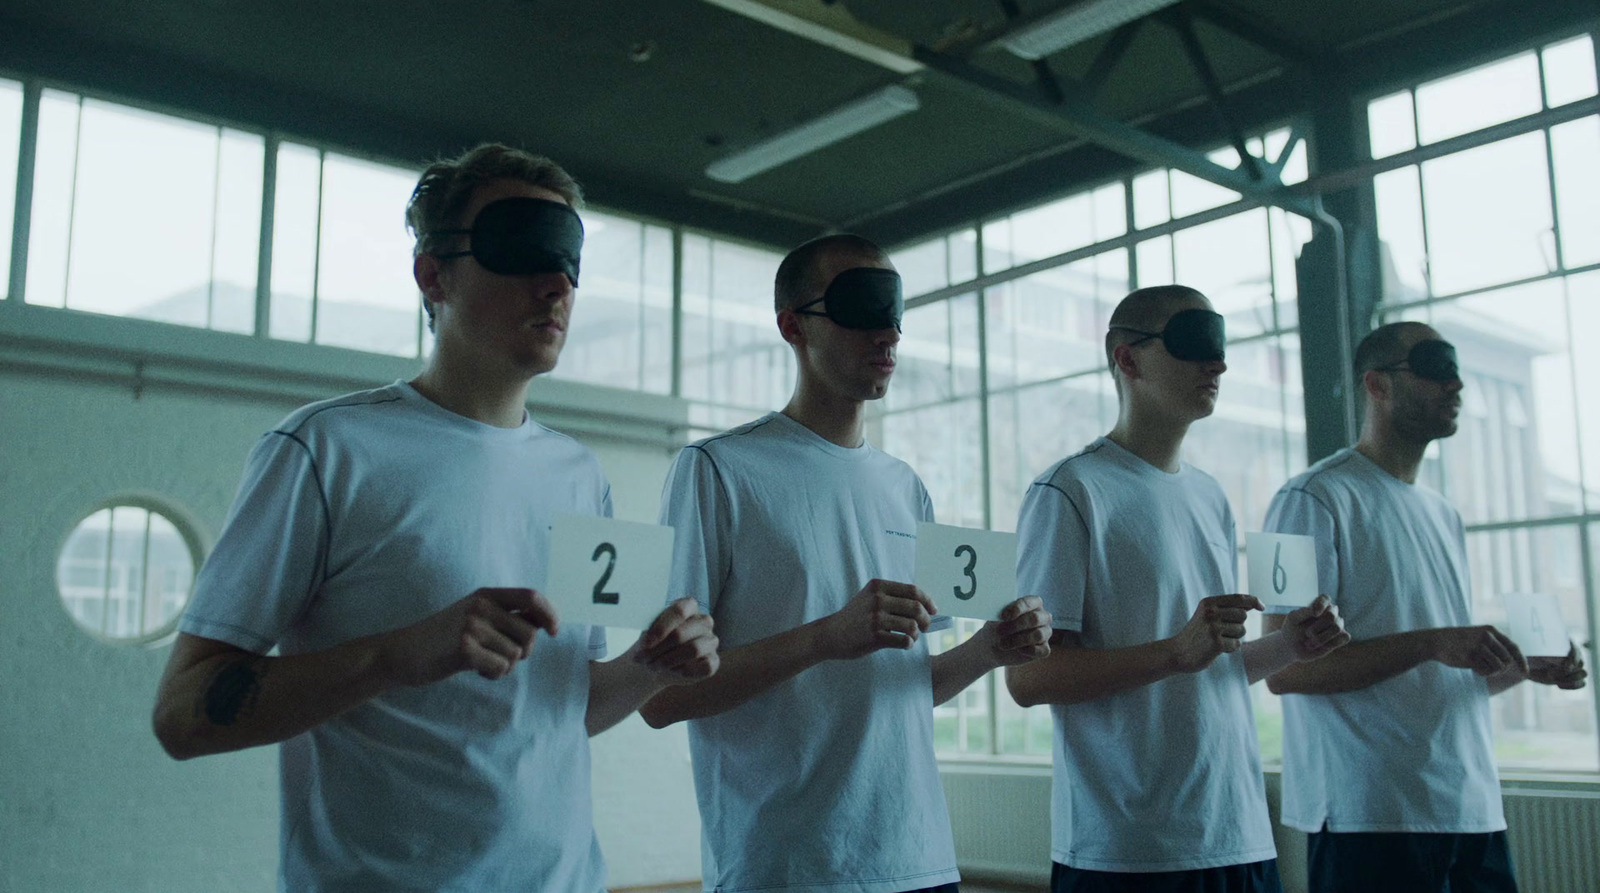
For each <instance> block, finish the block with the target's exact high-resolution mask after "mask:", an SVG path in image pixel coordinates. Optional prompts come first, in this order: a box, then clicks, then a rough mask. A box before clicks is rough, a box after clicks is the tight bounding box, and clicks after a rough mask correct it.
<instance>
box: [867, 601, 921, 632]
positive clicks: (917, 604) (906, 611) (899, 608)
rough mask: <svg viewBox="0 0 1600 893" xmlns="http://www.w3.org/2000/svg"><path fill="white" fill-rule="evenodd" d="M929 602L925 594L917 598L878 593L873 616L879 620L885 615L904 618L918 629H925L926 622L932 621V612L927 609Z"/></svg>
mask: <svg viewBox="0 0 1600 893" xmlns="http://www.w3.org/2000/svg"><path fill="white" fill-rule="evenodd" d="M931 604H932V603H931V602H929V601H928V600H927V596H923V597H922V599H921V600H917V599H909V598H903V597H897V596H892V595H880V596H878V603H877V609H876V611H875V612H874V618H875V619H877V620H879V621H880V622H881V621H882V620H883V619H884V618H886V617H899V618H904V619H907V620H910V621H911V623H912V624H913V625H915V626H916V627H917V629H918V630H922V631H926V630H927V628H928V624H930V623H932V622H933V613H934V612H932V611H930V610H929V609H928V606H929V605H931Z"/></svg>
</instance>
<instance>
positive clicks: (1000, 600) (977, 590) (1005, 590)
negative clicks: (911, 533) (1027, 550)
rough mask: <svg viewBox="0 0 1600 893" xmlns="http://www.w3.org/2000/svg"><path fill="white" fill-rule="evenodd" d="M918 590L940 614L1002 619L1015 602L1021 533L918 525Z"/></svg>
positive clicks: (975, 618) (925, 524) (978, 618)
mask: <svg viewBox="0 0 1600 893" xmlns="http://www.w3.org/2000/svg"><path fill="white" fill-rule="evenodd" d="M913 582H915V583H916V585H917V588H918V589H921V590H922V591H923V592H926V593H927V594H928V596H929V597H930V598H932V599H933V603H934V604H936V605H938V606H939V613H941V614H948V615H950V616H952V617H970V618H972V619H974V620H998V619H1000V611H1001V610H1002V609H1004V608H1005V606H1006V605H1009V604H1011V603H1012V602H1014V601H1016V600H1017V535H1016V534H1014V533H1005V532H1002V531H997V530H975V529H972V528H969V527H951V526H948V525H945V524H928V523H926V522H924V523H921V524H918V525H917V564H916V579H915V580H914V581H913Z"/></svg>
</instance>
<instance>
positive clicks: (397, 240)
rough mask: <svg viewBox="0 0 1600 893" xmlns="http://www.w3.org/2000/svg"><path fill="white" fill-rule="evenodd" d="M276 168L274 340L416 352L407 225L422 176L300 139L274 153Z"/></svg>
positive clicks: (419, 345) (420, 331) (418, 316)
mask: <svg viewBox="0 0 1600 893" xmlns="http://www.w3.org/2000/svg"><path fill="white" fill-rule="evenodd" d="M277 171H278V177H277V184H276V190H275V193H274V200H273V227H272V233H273V235H272V307H271V327H270V331H271V333H272V337H274V338H284V339H288V340H293V341H310V342H313V343H315V344H326V345H330V346H333V347H348V348H354V349H356V350H366V351H372V352H375V353H388V354H396V355H398V356H407V357H414V356H418V355H420V354H421V353H422V351H423V335H424V326H423V322H422V299H421V297H420V296H419V295H418V293H417V286H416V283H415V282H414V281H413V279H412V277H411V244H412V243H411V237H410V236H409V234H407V233H406V228H405V208H406V201H407V200H408V199H410V197H411V190H412V189H413V188H414V187H415V186H416V185H417V176H418V173H419V172H418V171H415V170H409V169H406V168H399V167H393V166H390V165H385V164H376V163H373V162H369V161H362V160H359V159H355V158H350V157H347V156H343V155H338V154H335V153H332V152H326V151H322V150H318V149H313V148H311V147H309V146H302V145H298V144H294V143H283V144H281V145H280V146H279V147H278V158H277Z"/></svg>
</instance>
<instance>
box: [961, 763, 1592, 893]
mask: <svg viewBox="0 0 1600 893" xmlns="http://www.w3.org/2000/svg"><path fill="white" fill-rule="evenodd" d="M939 774H940V778H941V779H942V780H943V782H944V791H945V798H946V800H947V801H948V802H949V805H950V826H951V830H952V831H953V832H954V834H955V843H956V862H957V864H959V865H960V867H961V874H962V876H963V877H964V878H966V879H968V880H971V881H996V882H1001V883H1006V884H1014V885H1019V886H1023V887H1033V888H1039V887H1043V886H1044V885H1047V884H1048V882H1049V880H1050V769H1049V767H1048V766H1037V765H1029V766H1004V765H1000V766H997V765H993V764H962V763H956V762H947V763H945V764H944V765H942V766H941V767H940V773H939ZM1277 781H1278V776H1277V775H1276V773H1273V774H1269V775H1268V776H1267V796H1268V798H1269V800H1271V801H1276V799H1277V794H1278V784H1277ZM1270 806H1271V807H1272V809H1271V812H1272V814H1273V815H1274V817H1276V815H1277V804H1276V802H1272V803H1271V804H1270ZM1505 809H1506V823H1507V825H1508V826H1509V829H1510V830H1509V833H1508V835H1507V836H1508V838H1509V840H1510V843H1511V856H1512V860H1513V861H1514V863H1515V864H1516V870H1517V881H1518V884H1519V886H1520V887H1521V890H1522V893H1600V791H1586V790H1555V789H1540V788H1530V787H1508V788H1506V790H1505ZM1273 830H1274V831H1275V832H1276V836H1277V838H1278V851H1279V854H1280V855H1279V860H1278V863H1279V868H1280V870H1281V871H1282V873H1283V886H1284V890H1285V891H1286V893H1300V891H1304V890H1305V836H1304V835H1302V834H1300V833H1299V832H1297V831H1293V830H1290V829H1287V828H1284V827H1282V826H1276V825H1275V827H1274V829H1273Z"/></svg>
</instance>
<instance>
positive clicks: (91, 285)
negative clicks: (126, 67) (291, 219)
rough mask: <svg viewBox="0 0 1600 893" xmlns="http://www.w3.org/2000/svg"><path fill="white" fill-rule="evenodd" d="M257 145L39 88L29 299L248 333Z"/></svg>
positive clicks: (218, 130) (251, 139)
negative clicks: (42, 91) (41, 90)
mask: <svg viewBox="0 0 1600 893" xmlns="http://www.w3.org/2000/svg"><path fill="white" fill-rule="evenodd" d="M262 152H263V141H262V138H261V137H260V136H257V135H254V134H249V133H244V132H241V131H237V130H232V129H229V128H225V127H217V126H214V125H210V124H202V123H199V122H196V121H190V120H185V119H183V118H175V117H172V116H170V115H161V114H156V113H154V112H148V111H144V110H141V109H135V108H130V107H127V106H122V105H116V104H113V103H109V102H102V101H100V100H96V99H89V98H85V97H82V96H78V95H76V94H71V93H63V92H59V91H55V90H46V91H44V93H43V97H42V99H41V101H40V104H39V130H38V149H37V152H36V154H35V171H34V183H33V205H32V209H31V236H30V241H29V251H28V270H27V280H26V286H25V296H26V299H27V301H28V303H30V304H43V305H47V306H53V307H68V308H71V309H74V310H88V311H93V312H96V313H108V314H113V315H117V316H133V317H140V318H144V319H154V320H161V321H164V322H171V323H179V324H182V325H190V326H201V327H205V328H212V329H221V330H224V331H233V332H248V331H250V330H251V329H252V328H253V325H254V319H255V309H254V307H255V283H256V263H257V257H258V256H259V249H260V227H261V183H262V157H263V155H262ZM11 170H13V171H14V170H15V165H13V166H12V168H11Z"/></svg>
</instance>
